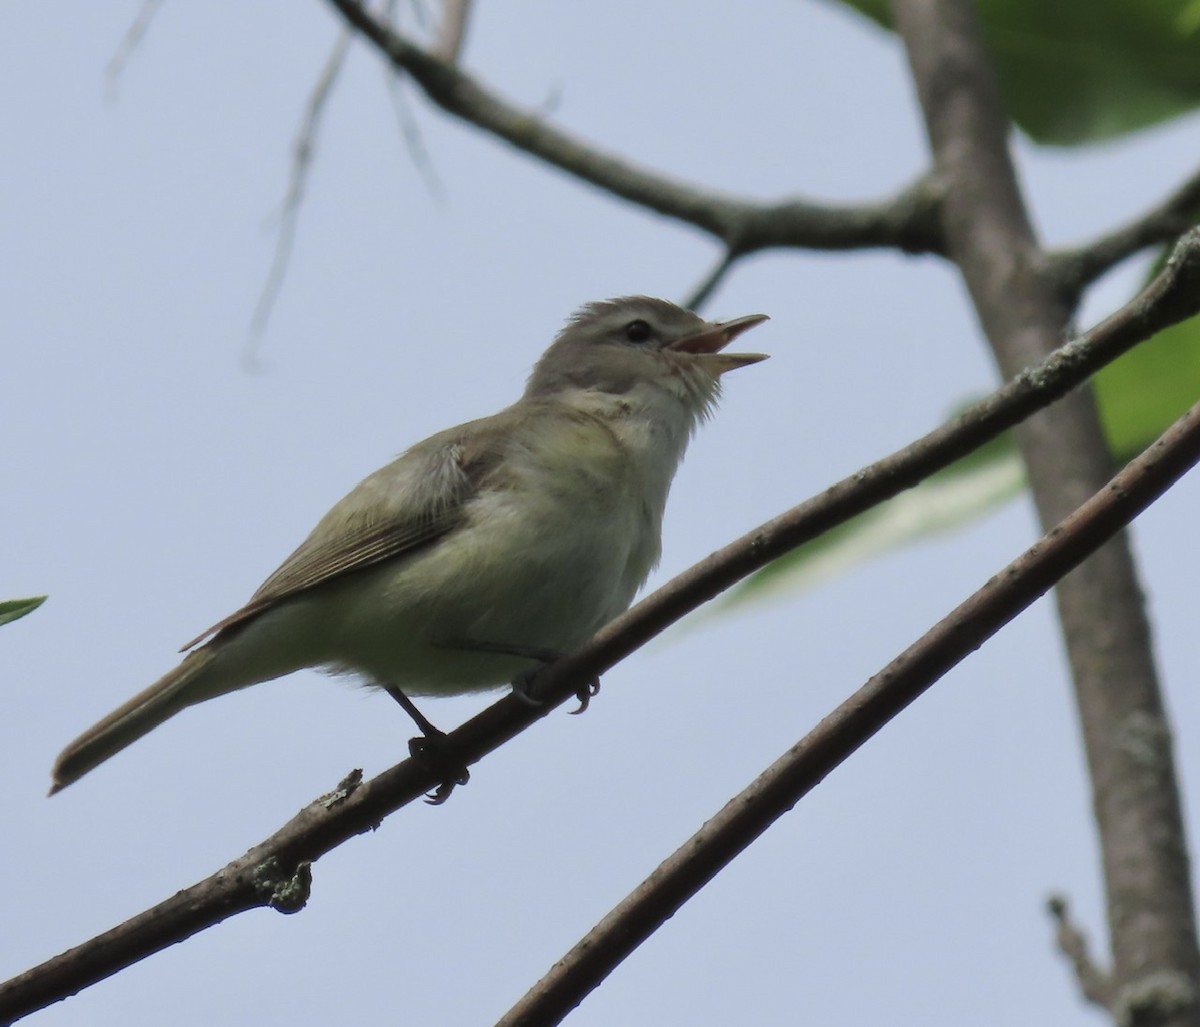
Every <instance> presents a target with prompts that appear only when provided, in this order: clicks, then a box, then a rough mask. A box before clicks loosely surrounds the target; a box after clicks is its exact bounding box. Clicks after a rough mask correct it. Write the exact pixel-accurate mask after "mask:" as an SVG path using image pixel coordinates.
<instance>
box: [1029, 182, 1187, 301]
mask: <svg viewBox="0 0 1200 1027" xmlns="http://www.w3.org/2000/svg"><path fill="white" fill-rule="evenodd" d="M1198 220H1200V170H1198V171H1195V172H1193V173H1192V174H1191V176H1190V177H1188V179H1187V180H1186V181H1184V182H1183V183H1182V184H1181V185H1180V186H1179V187H1178V188H1176V189H1175V190H1174V191H1173V192H1172V193H1171V194H1170V195H1169V196H1168V197H1167V198H1166V199H1164V200H1162V201H1161V202H1160V203H1157V204H1155V206H1153V207H1152V208H1151V209H1150V210H1148V211H1146V212H1145V213H1143V214H1141V215H1139V216H1138V217H1136V218H1134V219H1133V220H1132V221H1130V222H1129V223H1128V224H1126V225H1123V226H1122V227H1120V228H1117V229H1114V230H1113V231H1111V232H1109V233H1108V234H1107V235H1104V236H1102V237H1101V238H1099V239H1096V240H1095V241H1093V242H1090V243H1087V244H1085V245H1083V246H1079V247H1076V248H1075V249H1070V250H1060V251H1058V252H1056V253H1051V254H1050V255H1049V257H1048V262H1049V273H1050V274H1051V275H1053V276H1054V277H1055V278H1056V279H1057V280H1058V281H1059V282H1060V283H1061V287H1062V288H1063V289H1064V290H1066V291H1067V293H1068V295H1070V294H1074V295H1078V294H1079V292H1081V291H1082V290H1083V289H1084V288H1085V287H1086V286H1088V285H1090V284H1091V283H1092V282H1094V281H1095V280H1096V279H1097V278H1099V277H1100V276H1101V275H1103V274H1105V273H1106V272H1107V271H1109V270H1111V269H1112V268H1114V267H1116V265H1117V264H1119V263H1121V262H1122V261H1123V260H1126V259H1127V258H1129V257H1131V256H1133V255H1134V254H1136V253H1140V252H1141V251H1142V250H1144V249H1147V248H1149V247H1151V246H1161V245H1163V244H1166V243H1170V242H1172V241H1173V240H1175V239H1176V238H1177V237H1178V236H1179V235H1180V234H1181V233H1183V232H1184V231H1185V230H1186V229H1188V228H1189V227H1191V226H1192V225H1194V224H1196V223H1197V221H1198Z"/></svg>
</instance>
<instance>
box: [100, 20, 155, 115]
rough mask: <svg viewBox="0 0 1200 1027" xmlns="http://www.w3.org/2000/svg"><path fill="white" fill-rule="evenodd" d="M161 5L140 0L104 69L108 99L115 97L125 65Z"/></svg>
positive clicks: (111, 99)
mask: <svg viewBox="0 0 1200 1027" xmlns="http://www.w3.org/2000/svg"><path fill="white" fill-rule="evenodd" d="M161 6H162V0H142V6H141V7H140V8H138V12H137V16H136V17H135V18H134V19H133V22H132V24H130V26H129V28H128V29H126V31H125V35H124V36H122V37H121V42H120V43H118V44H117V49H116V50H115V51H114V53H113V55H112V58H111V59H110V60H109V62H108V66H107V67H106V68H105V69H104V83H105V92H106V93H107V94H108V99H109V100H110V101H113V100H115V99H116V98H117V87H118V85H119V84H120V81H121V76H122V75H123V74H124V72H125V67H126V65H127V64H129V59H130V58H131V57H132V56H133V54H134V51H136V50H137V48H138V44H139V43H141V41H142V39H143V38H144V37H145V35H146V32H147V31H148V30H149V28H150V23H151V22H152V21H153V20H154V15H155V14H157V13H158V9H159V8H160V7H161Z"/></svg>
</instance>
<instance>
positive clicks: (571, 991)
mask: <svg viewBox="0 0 1200 1027" xmlns="http://www.w3.org/2000/svg"><path fill="white" fill-rule="evenodd" d="M1197 461H1200V403H1197V404H1196V405H1195V406H1194V407H1192V409H1191V410H1190V411H1189V412H1188V413H1187V414H1185V415H1184V416H1183V417H1182V418H1180V419H1179V420H1178V421H1177V422H1176V423H1175V424H1174V425H1172V426H1171V427H1170V428H1169V429H1168V430H1167V432H1166V433H1165V434H1164V435H1163V436H1162V437H1161V438H1160V439H1159V440H1158V441H1157V442H1155V443H1154V444H1153V445H1152V446H1150V447H1149V448H1148V449H1147V450H1146V451H1145V452H1144V453H1142V455H1141V456H1139V457H1138V458H1137V459H1136V460H1133V461H1132V462H1131V463H1130V464H1129V465H1128V466H1127V467H1126V468H1125V469H1124V470H1123V471H1122V472H1121V473H1120V474H1118V475H1117V476H1116V477H1115V478H1114V479H1113V480H1112V482H1110V483H1109V485H1108V486H1107V487H1106V488H1103V489H1101V490H1100V491H1099V492H1097V493H1096V495H1094V496H1093V497H1092V498H1091V499H1090V500H1088V501H1087V502H1086V503H1085V504H1084V505H1083V506H1081V507H1080V508H1079V509H1078V510H1076V511H1075V512H1074V513H1073V514H1072V515H1071V516H1070V517H1068V518H1067V519H1066V520H1065V521H1063V522H1062V523H1061V524H1059V525H1058V526H1057V527H1055V528H1053V529H1051V530H1050V531H1049V532H1048V533H1047V534H1046V535H1045V536H1044V537H1043V538H1041V539H1040V540H1039V541H1038V542H1036V543H1035V544H1034V545H1033V546H1031V547H1030V548H1029V549H1027V550H1026V551H1025V552H1024V553H1023V554H1021V556H1019V557H1018V558H1017V559H1016V560H1014V561H1013V562H1012V563H1010V564H1009V565H1008V566H1007V567H1005V568H1004V569H1003V570H1002V571H1000V572H999V573H998V574H996V575H995V576H993V577H992V578H991V579H989V581H988V583H987V584H986V585H984V586H983V588H981V589H979V591H977V592H976V593H975V594H974V595H972V596H971V597H970V598H969V599H967V600H966V601H965V602H964V603H962V604H961V605H959V606H958V607H956V608H955V609H954V610H953V611H951V613H949V614H948V615H947V616H946V617H944V618H943V619H942V620H940V621H939V622H938V623H937V624H935V625H934V626H933V627H932V628H931V629H930V630H929V631H928V632H926V633H925V634H924V635H922V636H921V638H919V639H918V640H917V641H916V642H914V643H913V644H912V645H911V646H909V648H908V649H906V650H905V651H904V652H903V653H901V654H900V655H899V656H897V657H896V658H895V659H894V660H892V662H891V663H889V664H888V665H887V666H886V667H884V668H883V670H881V671H880V672H879V673H878V674H876V675H875V676H874V677H872V678H871V679H870V680H869V681H868V682H867V683H866V684H865V685H863V687H862V688H860V689H859V690H858V691H857V692H855V693H854V694H853V695H852V696H851V697H850V698H849V699H847V700H846V701H845V702H844V703H842V704H841V705H840V706H839V707H838V708H837V709H836V710H834V711H833V712H832V713H831V714H830V715H829V716H827V717H826V718H825V719H824V720H822V721H821V723H820V724H818V725H817V727H816V728H814V729H813V730H812V731H810V732H809V733H808V734H807V735H806V736H805V737H804V738H803V739H802V740H801V741H799V742H798V743H797V744H796V745H794V746H793V747H792V748H791V749H789V750H788V751H787V752H786V753H784V754H783V755H782V756H780V757H779V759H778V760H776V761H775V763H773V764H772V765H771V766H770V767H769V768H768V769H767V770H766V771H764V772H763V773H762V774H761V775H759V777H758V778H756V779H755V781H754V782H753V783H752V784H751V785H750V786H749V787H748V788H746V789H745V790H744V791H743V792H741V793H740V794H739V795H737V796H735V797H734V798H733V799H731V800H730V801H729V802H728V803H726V805H725V807H724V808H723V809H722V810H721V811H720V812H719V813H718V814H717V815H716V816H714V817H713V818H712V819H711V820H709V821H707V822H706V823H705V825H704V826H703V827H702V828H701V829H700V830H699V831H697V832H696V833H695V834H694V835H692V837H691V838H689V839H688V840H687V841H686V842H684V843H683V845H682V846H680V847H679V849H677V850H676V851H675V853H674V854H673V855H672V856H670V858H668V859H667V860H665V861H664V862H663V863H661V864H660V865H659V866H658V868H657V869H656V870H655V871H654V873H652V874H651V875H650V876H649V877H648V878H646V880H645V881H643V882H642V883H641V885H639V886H638V888H637V889H635V890H634V891H633V892H631V893H630V894H629V895H628V896H627V897H626V898H625V899H624V900H622V902H621V903H620V904H619V905H618V906H617V907H616V908H615V909H613V910H612V912H610V913H609V914H608V915H607V916H606V917H605V918H604V919H603V920H601V921H600V923H599V924H597V925H596V927H595V928H594V929H593V930H592V931H591V932H589V933H588V935H587V936H586V937H584V938H583V939H582V940H581V941H580V942H579V944H577V945H576V946H575V947H574V948H573V949H571V951H570V952H568V953H567V954H566V956H564V957H563V958H562V959H561V960H559V961H558V962H557V963H555V964H554V967H553V968H552V969H551V970H550V972H549V973H548V974H546V976H545V977H543V978H542V979H541V980H540V981H539V982H538V983H537V984H536V985H534V987H533V988H531V989H530V990H529V992H527V993H526V995H525V996H524V997H523V998H522V999H521V1001H519V1002H518V1003H517V1004H516V1005H515V1006H513V1007H512V1009H510V1010H509V1011H508V1013H507V1014H506V1015H505V1016H503V1017H501V1019H500V1020H499V1021H498V1023H497V1027H520V1025H528V1024H538V1025H539V1027H543V1025H547V1027H548V1025H550V1024H556V1023H559V1022H561V1021H562V1019H563V1018H564V1017H565V1016H566V1015H567V1014H568V1013H569V1012H570V1011H571V1010H572V1009H574V1008H575V1007H576V1006H577V1005H579V1003H580V1002H582V1001H583V999H584V998H585V997H586V996H587V995H588V994H589V993H590V992H591V991H592V990H593V989H595V988H596V987H597V986H598V985H599V984H600V983H601V982H602V981H603V980H604V978H606V977H607V976H608V975H609V974H610V973H611V972H612V971H613V970H614V969H615V968H616V967H617V965H618V964H619V963H620V962H621V961H622V960H624V959H625V957H626V956H628V955H629V954H630V953H631V952H633V951H634V949H636V948H637V947H638V946H639V945H640V944H641V943H642V942H643V941H645V940H646V939H647V938H649V937H650V935H651V934H653V933H654V932H655V931H656V930H657V929H658V928H659V927H660V926H661V925H662V924H663V923H664V922H665V921H666V920H667V919H669V918H670V917H672V916H674V914H675V913H676V912H678V911H679V909H680V907H682V906H683V904H684V903H685V902H686V901H687V900H688V899H690V898H691V897H692V896H693V895H695V894H696V893H697V892H698V891H699V890H700V889H701V888H703V887H704V885H705V884H707V883H708V882H709V881H711V880H712V879H713V878H714V877H715V876H716V875H717V874H718V873H719V872H720V871H721V870H723V869H724V868H725V867H726V866H727V865H728V864H729V863H731V862H732V861H733V859H734V858H735V857H736V856H737V855H738V854H739V853H741V852H742V851H743V850H744V849H746V848H747V847H748V846H749V845H750V843H751V842H753V841H754V840H755V839H756V838H758V837H759V836H760V835H762V834H764V833H765V832H766V830H767V829H768V828H769V827H770V826H771V825H772V824H773V823H775V821H776V820H778V819H779V818H780V817H782V816H783V815H784V814H785V813H787V812H788V811H789V810H790V809H791V808H792V807H793V806H795V805H796V803H797V802H799V801H800V800H801V799H802V798H803V797H804V796H805V795H807V794H808V793H809V792H810V791H812V790H813V789H814V788H815V787H816V786H817V785H818V784H820V783H821V782H822V781H823V780H824V779H825V778H826V777H827V776H828V775H829V773H830V772H831V771H832V770H834V769H835V768H836V767H838V766H840V765H841V763H842V762H843V761H845V760H846V759H847V758H849V757H850V756H851V755H852V754H853V753H854V752H856V751H857V750H858V749H859V748H860V747H861V746H862V745H863V744H865V743H866V742H867V740H868V739H870V738H871V737H873V736H874V735H875V734H876V732H878V731H879V730H880V729H882V728H883V727H884V725H885V724H887V723H888V721H890V720H891V719H892V718H893V717H895V716H896V715H897V714H898V713H900V711H901V710H903V709H905V708H906V707H907V706H908V705H909V704H910V703H912V702H913V701H914V700H915V699H917V698H918V697H919V696H920V695H922V694H923V693H924V692H925V691H927V690H928V689H929V688H930V687H931V686H932V685H933V684H934V683H935V682H937V681H938V680H940V679H941V677H942V676H943V675H944V674H946V673H947V672H948V671H949V670H950V669H951V668H953V667H955V666H957V665H958V664H959V663H960V662H961V661H962V660H964V659H965V658H966V657H967V656H969V655H970V654H971V653H973V652H974V651H975V650H976V649H978V648H979V647H980V646H981V645H982V644H983V643H984V642H986V641H987V640H988V639H989V638H991V637H992V636H993V635H994V634H995V633H996V632H997V631H999V630H1000V629H1001V628H1002V627H1004V625H1005V624H1007V623H1008V622H1009V621H1011V620H1012V619H1013V618H1014V617H1016V616H1017V615H1018V614H1019V613H1021V612H1022V611H1023V610H1025V609H1026V608H1028V607H1029V606H1030V605H1032V604H1033V603H1034V602H1035V601H1036V600H1038V599H1039V598H1041V596H1042V595H1043V594H1044V593H1045V592H1046V591H1047V590H1048V589H1050V588H1051V587H1053V586H1054V584H1055V583H1056V582H1057V581H1058V580H1059V579H1060V578H1062V577H1063V575H1065V574H1066V573H1067V572H1068V571H1070V570H1071V569H1072V568H1073V567H1076V566H1078V564H1079V563H1080V562H1081V561H1082V560H1083V559H1084V558H1085V557H1087V556H1088V555H1090V554H1091V553H1093V552H1095V550H1096V549H1097V548H1098V547H1099V546H1101V545H1103V544H1104V543H1105V542H1106V541H1107V540H1108V539H1109V538H1111V537H1112V535H1113V534H1114V533H1116V532H1117V531H1120V530H1121V529H1122V528H1123V527H1124V526H1125V525H1127V524H1128V523H1129V522H1130V521H1132V520H1133V518H1134V517H1136V516H1137V515H1138V514H1139V513H1141V512H1142V511H1143V510H1145V509H1146V507H1148V506H1149V505H1150V504H1151V503H1153V502H1154V500H1156V499H1157V498H1158V497H1159V496H1161V495H1162V494H1163V493H1164V492H1165V491H1166V490H1167V489H1169V488H1170V487H1171V485H1173V484H1174V483H1175V482H1176V481H1177V480H1178V479H1179V478H1180V477H1181V476H1182V475H1183V474H1184V473H1185V472H1186V471H1188V470H1189V469H1190V468H1191V467H1192V466H1194V465H1195V464H1196V462H1197Z"/></svg>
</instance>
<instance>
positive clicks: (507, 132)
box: [330, 0, 942, 253]
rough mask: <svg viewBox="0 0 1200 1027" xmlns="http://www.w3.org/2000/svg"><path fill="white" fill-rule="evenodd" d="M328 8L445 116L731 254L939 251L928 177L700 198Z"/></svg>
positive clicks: (374, 24)
mask: <svg viewBox="0 0 1200 1027" xmlns="http://www.w3.org/2000/svg"><path fill="white" fill-rule="evenodd" d="M330 2H331V3H332V4H333V6H334V7H336V8H337V9H338V10H339V11H340V12H341V13H342V15H343V16H344V17H345V19H346V21H347V23H348V24H349V25H351V26H352V27H353V28H355V29H356V30H358V31H359V32H361V33H362V34H363V36H364V37H365V38H366V39H367V40H368V41H370V42H371V43H372V44H373V45H374V46H375V47H376V48H377V49H378V50H379V51H380V52H381V53H382V54H383V55H384V56H385V57H386V58H387V59H388V60H389V61H390V62H391V63H392V64H393V65H394V66H395V67H396V68H399V69H402V70H404V71H405V72H407V73H408V74H409V75H410V76H411V78H412V80H413V81H414V82H415V83H416V84H417V85H418V86H419V87H420V88H421V89H422V90H424V92H425V94H426V95H427V96H428V97H429V99H430V100H432V101H433V102H434V103H436V104H437V105H438V106H439V107H441V108H442V109H443V110H445V111H446V112H448V113H450V114H453V115H455V116H456V117H459V118H462V119H463V120H464V121H467V122H469V123H471V124H473V125H475V126H476V127H478V128H481V129H483V130H484V131H485V132H488V133H490V134H492V135H494V136H496V137H498V138H500V139H503V140H504V141H505V142H507V143H509V144H510V145H512V146H515V147H516V148H517V149H519V150H523V151H525V152H526V153H529V154H531V155H533V156H535V157H538V158H540V159H541V160H543V161H545V162H546V163H548V164H551V165H554V166H555V167H558V168H560V169H561V170H563V171H566V172H568V173H570V174H572V175H574V176H576V177H578V178H580V179H583V180H584V181H587V182H590V183H592V184H593V185H596V186H599V187H600V188H602V189H605V190H607V191H608V192H611V193H613V194H614V195H616V196H620V197H622V198H623V199H626V200H629V201H630V202H632V203H635V204H638V205H639V206H642V207H646V208H649V209H650V210H653V211H656V212H658V213H659V214H663V215H665V216H667V217H672V218H676V219H678V220H680V221H684V222H686V223H688V224H691V225H695V226H696V227H698V228H701V229H703V230H704V231H706V232H709V233H711V234H712V235H714V236H716V237H717V238H718V239H720V240H721V241H722V242H723V243H725V245H726V246H727V247H729V248H732V249H735V250H737V251H738V252H739V253H751V252H755V251H757V250H763V249H768V248H771V247H783V246H806V247H811V248H815V249H833V250H842V249H852V248H864V247H893V248H899V249H902V250H904V251H905V252H908V253H940V252H941V251H942V244H941V229H940V225H939V222H938V218H937V208H938V200H939V198H940V191H939V189H938V188H936V186H935V185H934V183H933V182H932V181H931V180H930V179H928V178H923V179H921V180H920V181H918V182H917V183H916V184H915V185H913V186H910V187H908V188H906V189H904V190H902V191H901V192H900V193H899V194H898V195H897V196H896V197H895V198H894V199H888V200H885V201H882V202H878V203H867V204H861V205H858V206H841V207H835V206H829V205H824V204H817V203H812V202H810V201H807V200H803V199H798V198H791V199H785V200H781V201H779V202H777V203H764V202H757V201H753V200H746V199H742V198H740V197H735V196H731V195H729V194H725V193H719V192H716V191H713V190H706V189H702V188H700V187H698V186H693V185H689V184H687V183H685V182H681V181H679V180H678V179H674V178H670V177H667V176H665V175H660V174H657V173H656V172H653V171H650V170H648V169H646V168H642V167H638V166H637V165H635V164H633V163H632V162H631V161H628V160H626V159H625V158H623V157H618V156H616V155H614V154H611V153H607V152H605V151H603V150H601V149H600V148H598V147H596V146H594V145H592V144H590V143H587V142H584V141H583V140H582V139H579V138H577V137H575V136H572V135H570V134H568V133H567V132H564V131H562V130H561V129H558V128H555V127H553V126H552V125H550V124H549V123H548V122H547V120H546V119H545V117H544V116H542V115H539V114H538V113H535V112H532V111H528V110H524V109H522V108H520V107H518V106H516V105H515V104H512V103H510V102H509V101H507V100H505V99H503V98H502V97H500V96H499V95H498V94H496V93H494V92H492V91H491V90H489V89H487V88H486V87H485V86H484V85H482V84H481V83H479V82H477V81H476V80H475V79H474V78H472V77H471V76H469V75H468V74H467V73H466V72H464V71H463V70H462V69H461V68H458V67H457V66H455V65H453V64H449V63H447V62H446V61H443V60H440V59H439V58H437V57H436V56H434V55H433V54H431V53H430V52H429V51H427V50H425V49H423V48H422V47H420V46H419V45H417V44H416V43H415V42H413V41H411V40H410V39H408V38H406V37H405V36H404V35H402V34H401V33H399V32H397V31H396V30H394V29H393V28H391V27H390V26H388V25H385V24H383V23H382V22H380V21H379V20H378V19H377V18H375V17H374V16H372V14H371V13H370V12H369V11H368V10H367V9H366V7H364V6H363V5H362V4H361V3H358V2H356V0H330Z"/></svg>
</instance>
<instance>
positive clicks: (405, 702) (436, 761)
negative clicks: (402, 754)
mask: <svg viewBox="0 0 1200 1027" xmlns="http://www.w3.org/2000/svg"><path fill="white" fill-rule="evenodd" d="M383 690H384V691H385V692H387V694H388V695H390V696H391V697H392V698H393V699H395V700H396V702H398V703H399V704H400V708H401V709H403V710H404V712H405V713H407V714H408V715H409V716H410V717H412V719H413V722H414V723H415V724H416V725H417V729H418V730H419V731H420V732H421V737H420V738H410V739H409V740H408V753H409V755H410V756H412V758H413V759H414V760H416V761H417V762H418V763H420V764H421V765H422V766H424V767H425V768H426V769H428V770H430V771H432V772H433V773H435V774H437V775H439V776H440V777H441V779H442V781H441V784H439V785H438V786H437V789H436V790H435V791H434V793H433V794H432V795H427V796H425V801H426V802H427V803H429V804H430V805H431V806H440V805H441V804H442V803H443V802H445V801H446V800H447V799H448V798H450V793H451V792H452V791H454V789H455V787H456V786H458V785H465V784H466V783H467V782H468V781H470V780H471V772H470V771H469V770H467V768H466V766H465V765H464V764H459V763H455V762H454V761H453V760H448V759H447V758H446V751H445V744H444V743H445V740H446V732H445V731H442V730H440V729H438V728H436V727H434V725H433V724H432V723H431V722H430V720H429V718H428V717H426V716H425V714H423V713H422V712H421V711H420V710H418V709H417V705H416V703H414V702H413V701H412V700H411V699H410V698H409V697H408V696H407V695H405V694H404V693H403V692H402V691H401V690H400V689H399V688H397V687H396V686H395V685H384V686H383Z"/></svg>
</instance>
